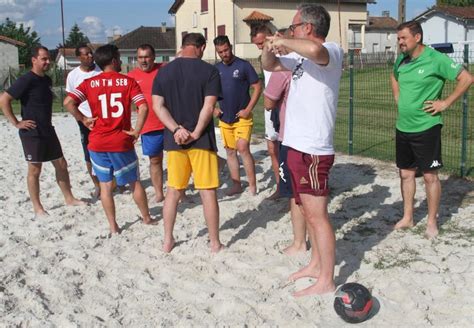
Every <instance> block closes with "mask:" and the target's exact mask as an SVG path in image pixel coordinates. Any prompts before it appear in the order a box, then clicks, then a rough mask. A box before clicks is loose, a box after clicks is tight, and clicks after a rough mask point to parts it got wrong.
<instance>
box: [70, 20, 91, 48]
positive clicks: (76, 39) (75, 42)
mask: <svg viewBox="0 0 474 328" xmlns="http://www.w3.org/2000/svg"><path fill="white" fill-rule="evenodd" d="M87 43H89V38H88V37H87V36H86V35H85V34H84V33H82V31H81V29H80V28H79V26H78V25H77V24H74V25H73V26H72V27H71V31H70V32H69V35H68V37H67V39H66V44H65V46H66V48H76V47H77V46H80V45H81V44H87Z"/></svg>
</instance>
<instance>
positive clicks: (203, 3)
mask: <svg viewBox="0 0 474 328" xmlns="http://www.w3.org/2000/svg"><path fill="white" fill-rule="evenodd" d="M207 2H208V1H207V0H201V12H202V13H204V12H207V11H208V10H209V7H208V3H207Z"/></svg>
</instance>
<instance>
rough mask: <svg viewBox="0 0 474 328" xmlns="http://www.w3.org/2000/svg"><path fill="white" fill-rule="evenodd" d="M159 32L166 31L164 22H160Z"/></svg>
mask: <svg viewBox="0 0 474 328" xmlns="http://www.w3.org/2000/svg"><path fill="white" fill-rule="evenodd" d="M161 33H166V22H161Z"/></svg>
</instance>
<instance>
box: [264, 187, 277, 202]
mask: <svg viewBox="0 0 474 328" xmlns="http://www.w3.org/2000/svg"><path fill="white" fill-rule="evenodd" d="M278 198H280V191H279V190H278V188H277V190H275V192H274V193H273V194H271V195H270V196H268V197H267V200H277V199H278Z"/></svg>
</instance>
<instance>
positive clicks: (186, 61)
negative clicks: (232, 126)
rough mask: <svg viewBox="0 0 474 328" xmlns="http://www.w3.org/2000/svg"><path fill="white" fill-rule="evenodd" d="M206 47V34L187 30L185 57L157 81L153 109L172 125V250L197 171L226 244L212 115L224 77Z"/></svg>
mask: <svg viewBox="0 0 474 328" xmlns="http://www.w3.org/2000/svg"><path fill="white" fill-rule="evenodd" d="M205 49H206V39H205V38H204V36H203V35H201V34H199V33H189V34H186V35H185V36H184V37H183V40H182V50H181V55H180V57H178V58H176V59H175V60H173V61H172V62H170V63H169V64H167V65H166V66H164V67H163V68H162V69H161V70H160V72H159V73H158V75H157V76H156V78H155V81H154V82H153V91H152V99H153V110H154V111H155V113H156V114H157V116H158V117H159V118H160V120H161V121H162V122H163V124H164V125H165V127H166V130H165V132H164V147H165V150H166V151H167V153H168V154H167V156H168V188H167V192H166V197H165V203H164V206H163V219H164V228H165V237H164V242H163V251H164V252H166V253H169V252H171V250H172V249H173V247H174V245H175V239H174V237H173V229H174V224H175V221H176V212H177V207H178V203H179V200H180V198H181V197H182V196H183V194H184V191H185V190H186V188H187V186H188V183H189V178H190V176H191V174H192V175H193V178H194V186H195V188H196V189H198V190H199V194H200V196H201V201H202V205H203V210H204V218H205V219H206V223H207V228H208V231H209V239H210V248H211V252H213V253H216V252H218V251H220V250H221V249H222V247H223V246H222V244H221V242H220V240H219V205H218V203H217V193H216V189H217V187H218V186H219V172H218V163H217V145H216V136H215V133H214V124H213V120H212V114H213V111H214V106H215V104H216V102H217V99H218V98H219V96H220V94H221V83H220V79H219V71H218V70H217V69H216V68H215V67H213V66H212V65H210V64H208V63H206V62H204V61H203V60H201V58H202V55H203V54H204V50H205Z"/></svg>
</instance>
